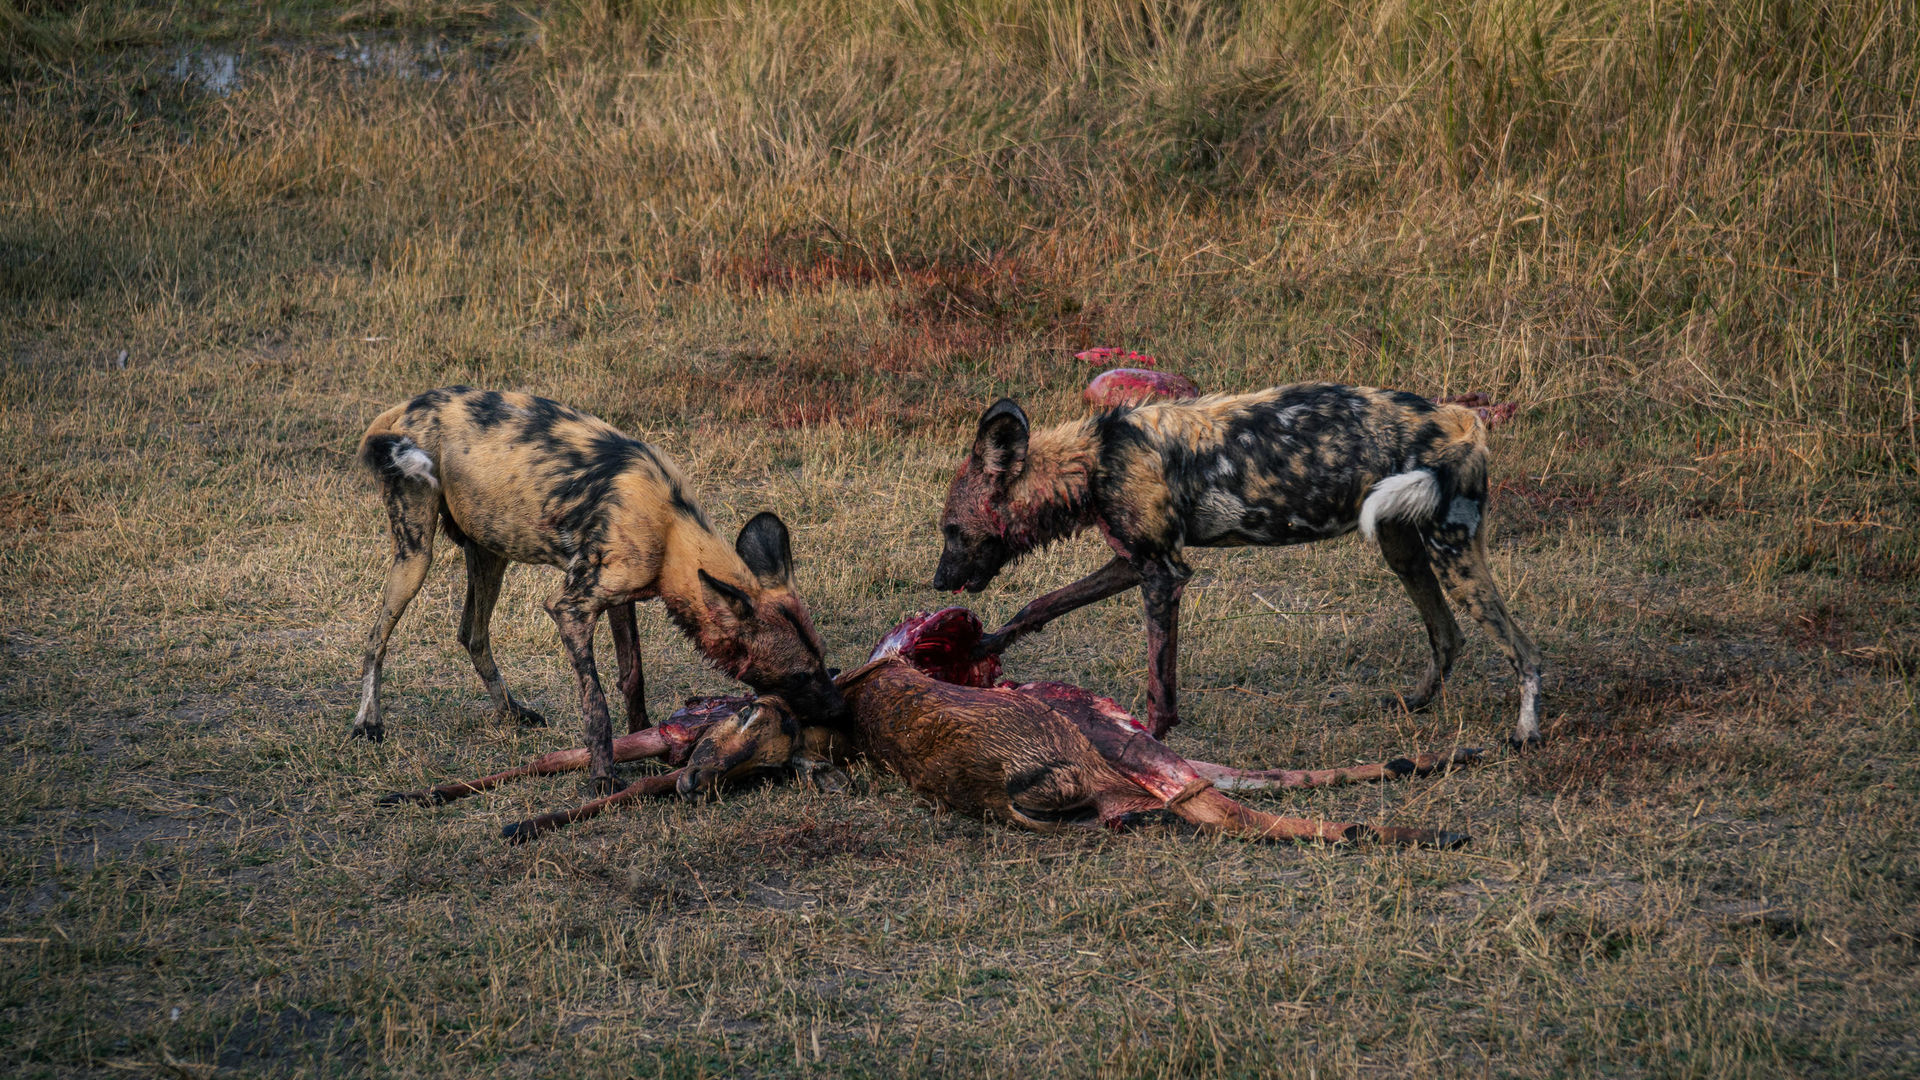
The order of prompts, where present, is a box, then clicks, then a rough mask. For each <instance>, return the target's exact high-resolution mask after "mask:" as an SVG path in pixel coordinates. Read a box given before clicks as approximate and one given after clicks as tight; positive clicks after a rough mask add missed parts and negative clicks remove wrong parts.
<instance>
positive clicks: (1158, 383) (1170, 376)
mask: <svg viewBox="0 0 1920 1080" xmlns="http://www.w3.org/2000/svg"><path fill="white" fill-rule="evenodd" d="M1081 396H1082V397H1084V398H1086V401H1087V404H1089V405H1097V406H1099V407H1101V408H1106V409H1110V408H1114V407H1115V406H1119V405H1144V404H1146V403H1147V402H1149V401H1177V400H1179V399H1181V398H1190V397H1199V396H1200V388H1199V387H1198V386H1196V385H1194V382H1193V380H1192V379H1189V378H1187V377H1186V376H1185V375H1175V374H1174V373H1173V372H1171V371H1147V370H1145V369H1143V368H1114V369H1112V370H1111V371H1103V372H1101V373H1100V374H1098V375H1095V376H1094V377H1093V380H1092V381H1091V382H1089V383H1087V388H1086V390H1085V391H1083V392H1082V395H1081Z"/></svg>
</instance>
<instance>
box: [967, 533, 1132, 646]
mask: <svg viewBox="0 0 1920 1080" xmlns="http://www.w3.org/2000/svg"><path fill="white" fill-rule="evenodd" d="M1139 584H1140V572H1139V571H1138V570H1135V569H1134V568H1133V565H1132V564H1131V563H1129V562H1128V561H1127V560H1125V559H1123V558H1120V557H1119V556H1115V557H1114V558H1113V559H1112V560H1110V561H1109V562H1108V563H1107V564H1106V565H1105V566H1102V567H1101V568H1100V569H1098V570H1095V571H1094V572H1093V573H1091V574H1088V575H1087V576H1086V577H1083V578H1081V579H1080V580H1079V581H1076V582H1074V583H1073V584H1071V585H1068V586H1066V587H1064V588H1059V589H1055V590H1054V591H1052V592H1050V593H1048V594H1046V595H1045V596H1042V597H1039V598H1038V599H1036V600H1034V601H1032V602H1031V603H1029V604H1027V606H1026V607H1023V608H1021V609H1020V613H1019V614H1018V615H1015V616H1014V617H1013V618H1012V619H1009V620H1008V621H1007V624H1006V625H1005V626H1002V627H1001V628H1000V629H998V630H995V631H994V632H993V633H991V634H988V635H987V636H986V637H983V638H981V639H980V644H979V645H977V646H975V647H974V657H975V658H976V659H978V658H980V657H984V656H998V655H1000V654H1001V653H1003V652H1005V651H1007V648H1008V647H1009V646H1011V645H1012V644H1013V643H1014V642H1016V641H1019V640H1020V639H1021V638H1023V637H1026V636H1027V635H1028V634H1031V633H1034V632H1036V631H1038V630H1040V629H1042V628H1043V627H1045V626H1046V625H1047V624H1048V623H1050V622H1052V621H1053V620H1055V619H1057V618H1059V617H1060V616H1062V615H1065V614H1066V613H1068V612H1070V611H1075V610H1078V609H1080V608H1083V607H1086V606H1087V605H1088V604H1092V603H1097V602H1099V601H1101V600H1105V599H1106V598H1107V597H1109V596H1118V595H1119V594H1121V593H1123V592H1126V591H1127V590H1128V589H1131V588H1133V587H1135V586H1137V585H1139Z"/></svg>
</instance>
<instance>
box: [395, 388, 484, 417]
mask: <svg viewBox="0 0 1920 1080" xmlns="http://www.w3.org/2000/svg"><path fill="white" fill-rule="evenodd" d="M472 392H473V388H472V387H469V386H442V387H439V388H437V389H433V390H428V391H426V392H425V393H422V394H416V395H414V397H413V400H411V401H409V402H407V412H408V413H409V414H412V413H430V412H433V411H435V410H437V409H439V408H440V406H442V405H445V404H446V403H447V402H449V401H452V400H453V399H454V398H455V397H457V396H465V395H467V394H470V393H472Z"/></svg>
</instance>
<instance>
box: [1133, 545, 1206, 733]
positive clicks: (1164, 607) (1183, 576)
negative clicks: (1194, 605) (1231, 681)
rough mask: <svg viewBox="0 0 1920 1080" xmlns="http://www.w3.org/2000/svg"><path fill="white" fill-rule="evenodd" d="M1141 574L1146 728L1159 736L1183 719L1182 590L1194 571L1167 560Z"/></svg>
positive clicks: (1183, 590)
mask: <svg viewBox="0 0 1920 1080" xmlns="http://www.w3.org/2000/svg"><path fill="white" fill-rule="evenodd" d="M1141 576H1142V578H1143V580H1142V581H1141V583H1140V594H1141V597H1142V599H1143V600H1144V601H1145V607H1146V621H1147V730H1148V731H1149V732H1151V733H1152V734H1153V737H1154V738H1156V739H1159V738H1162V737H1164V736H1165V735H1166V733H1167V732H1168V731H1169V730H1171V729H1172V728H1173V727H1174V725H1176V724H1178V723H1180V704H1179V699H1180V594H1181V593H1182V592H1185V591H1186V587H1187V579H1188V578H1189V577H1192V576H1193V571H1191V570H1189V569H1187V568H1186V567H1185V566H1183V565H1181V564H1178V563H1175V562H1172V561H1171V560H1168V561H1163V562H1156V563H1148V564H1147V567H1146V569H1145V570H1143V571H1142V574H1141Z"/></svg>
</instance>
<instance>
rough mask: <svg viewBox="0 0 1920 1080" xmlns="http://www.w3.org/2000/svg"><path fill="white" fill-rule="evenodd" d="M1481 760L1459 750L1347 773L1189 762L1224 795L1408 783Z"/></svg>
mask: <svg viewBox="0 0 1920 1080" xmlns="http://www.w3.org/2000/svg"><path fill="white" fill-rule="evenodd" d="M1479 759H1480V749H1479V748H1478V747H1456V748H1455V749H1453V750H1451V751H1448V752H1447V753H1443V754H1435V753H1421V754H1415V755H1414V756H1413V757H1410V758H1404V757H1402V758H1394V759H1393V760H1392V761H1380V762H1374V763H1372V764H1368V765H1351V766H1348V767H1347V768H1344V769H1235V768H1230V767H1228V766H1225V765H1215V764H1214V763H1213V762H1210V761H1195V760H1194V759H1192V758H1188V759H1187V764H1189V765H1191V766H1193V769H1194V771H1195V772H1197V773H1199V774H1200V775H1201V776H1204V777H1206V778H1207V779H1208V780H1209V781H1211V782H1212V783H1213V786H1214V787H1215V788H1217V789H1219V790H1221V791H1270V790H1273V789H1275V788H1306V787H1332V786H1334V785H1337V784H1364V783H1370V782H1373V781H1379V780H1405V779H1407V778H1409V777H1414V776H1427V775H1430V774H1432V773H1433V771H1434V770H1436V769H1444V768H1448V767H1451V766H1454V765H1466V764H1468V763H1470V762H1474V761H1478V760H1479Z"/></svg>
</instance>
